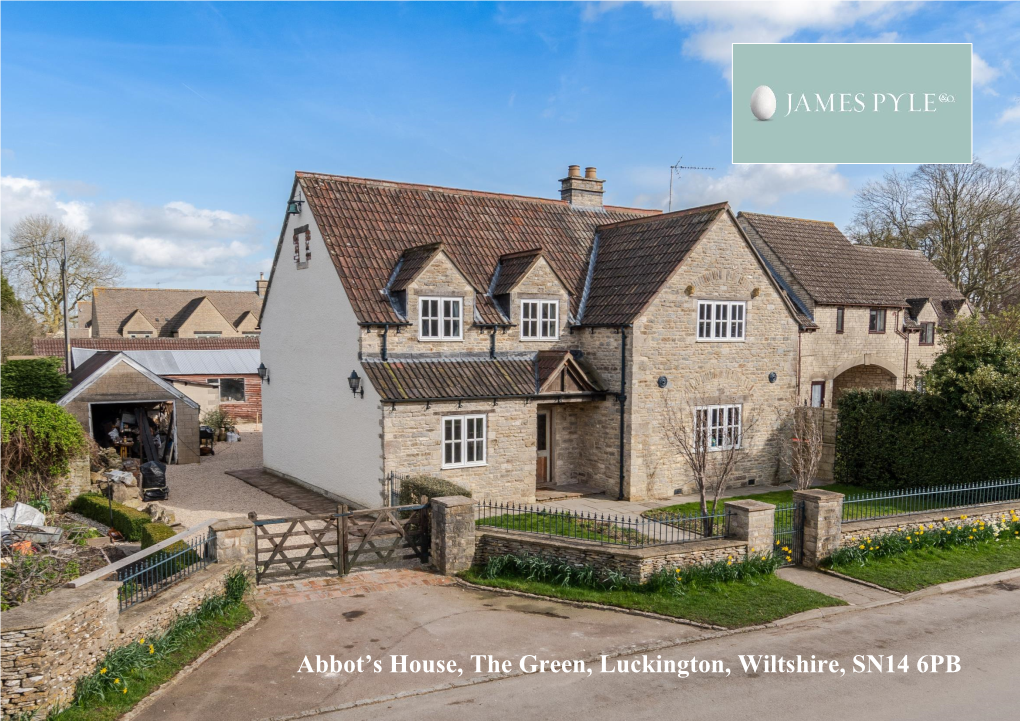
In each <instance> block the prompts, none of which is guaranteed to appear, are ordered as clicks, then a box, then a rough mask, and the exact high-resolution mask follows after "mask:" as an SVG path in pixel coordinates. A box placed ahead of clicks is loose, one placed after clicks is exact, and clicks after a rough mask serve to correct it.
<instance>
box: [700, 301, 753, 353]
mask: <svg viewBox="0 0 1020 721" xmlns="http://www.w3.org/2000/svg"><path fill="white" fill-rule="evenodd" d="M738 316H739V317H738ZM694 322H695V335H696V337H697V341H698V342H699V343H743V342H744V341H745V340H746V339H747V301H743V300H699V301H698V309H697V315H696V316H695V320H694ZM736 333H739V335H735V334H736Z"/></svg>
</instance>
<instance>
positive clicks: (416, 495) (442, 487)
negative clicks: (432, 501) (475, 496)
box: [400, 476, 471, 506]
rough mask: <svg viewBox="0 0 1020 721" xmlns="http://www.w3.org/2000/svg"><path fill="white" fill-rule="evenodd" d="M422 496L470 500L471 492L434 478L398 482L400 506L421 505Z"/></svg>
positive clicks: (415, 478)
mask: <svg viewBox="0 0 1020 721" xmlns="http://www.w3.org/2000/svg"><path fill="white" fill-rule="evenodd" d="M422 496H427V497H428V498H441V497H443V496H467V497H468V498H471V491H469V490H468V489H466V488H462V487H461V486H458V485H457V484H456V483H450V482H449V481H446V480H443V479H442V478H436V477H435V476H409V477H407V478H404V479H402V480H401V481H400V505H402V506H410V505H417V504H418V503H421V497H422Z"/></svg>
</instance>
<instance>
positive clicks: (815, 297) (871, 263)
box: [738, 212, 963, 307]
mask: <svg viewBox="0 0 1020 721" xmlns="http://www.w3.org/2000/svg"><path fill="white" fill-rule="evenodd" d="M738 220H739V221H740V222H741V224H742V225H743V226H744V228H745V230H747V231H748V234H749V236H750V237H751V239H752V241H753V242H756V243H759V242H763V243H765V244H766V245H767V246H768V248H769V249H771V250H772V252H773V253H775V255H776V256H777V257H778V258H779V260H780V262H781V264H782V266H781V267H778V268H776V272H777V273H779V274H780V275H784V277H786V276H792V279H793V280H795V281H796V282H797V283H799V285H800V286H801V287H803V288H804V290H805V291H806V292H807V293H808V294H809V295H810V300H812V301H814V303H818V304H822V305H889V306H900V307H902V306H905V305H906V301H907V298H935V299H938V301H941V300H942V299H948V300H962V299H963V296H962V295H961V294H960V292H959V291H958V290H957V289H956V288H955V287H954V286H953V284H952V283H950V282H949V281H948V280H946V278H945V277H944V276H943V275H942V274H941V273H939V271H938V270H937V269H936V268H935V266H933V265H932V264H931V263H930V262H929V261H928V260H927V259H926V258H925V257H924V256H923V255H922V254H921V253H920V252H918V251H907V250H896V249H891V248H875V247H870V246H860V245H854V244H852V243H851V242H850V241H849V240H847V239H846V237H845V236H844V235H843V234H842V233H841V232H840V231H839V229H838V228H837V227H836V226H835V225H834V224H833V223H829V222H823V221H818V220H803V219H800V218H783V217H779V216H775V215H761V214H759V213H743V212H742V213H740V214H739V215H738ZM786 279H787V281H789V280H791V279H790V278H789V277H787V278H786Z"/></svg>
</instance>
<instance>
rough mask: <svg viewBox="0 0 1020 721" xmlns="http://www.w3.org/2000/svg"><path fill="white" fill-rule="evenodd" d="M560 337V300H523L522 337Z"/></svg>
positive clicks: (550, 338)
mask: <svg viewBox="0 0 1020 721" xmlns="http://www.w3.org/2000/svg"><path fill="white" fill-rule="evenodd" d="M559 337H560V302H559V301H558V300H522V301H521V339H522V340H556V339H557V338H559Z"/></svg>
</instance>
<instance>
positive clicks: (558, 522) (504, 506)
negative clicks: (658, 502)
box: [475, 501, 729, 548]
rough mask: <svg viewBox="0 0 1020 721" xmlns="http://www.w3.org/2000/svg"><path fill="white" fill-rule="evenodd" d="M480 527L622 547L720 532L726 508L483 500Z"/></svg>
mask: <svg viewBox="0 0 1020 721" xmlns="http://www.w3.org/2000/svg"><path fill="white" fill-rule="evenodd" d="M475 524H476V525H477V526H478V527H479V528H486V529H493V530H500V531H518V532H521V533H534V534H539V535H543V536H548V537H552V538H569V539H573V540H579V541H588V542H591V543H599V544H603V545H611V546H622V547H625V548H648V547H652V546H664V545H667V544H672V543H687V542H691V541H704V540H708V539H713V538H723V537H725V536H726V533H727V531H728V528H729V514H727V513H726V512H725V511H720V512H717V513H715V514H711V515H700V514H685V513H674V514H663V515H658V516H656V517H655V518H645V517H642V516H624V515H613V514H607V513H584V512H578V511H569V510H564V509H557V508H548V507H542V506H530V505H525V504H517V503H497V502H491V501H483V502H480V503H478V504H477V505H476V506H475Z"/></svg>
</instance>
